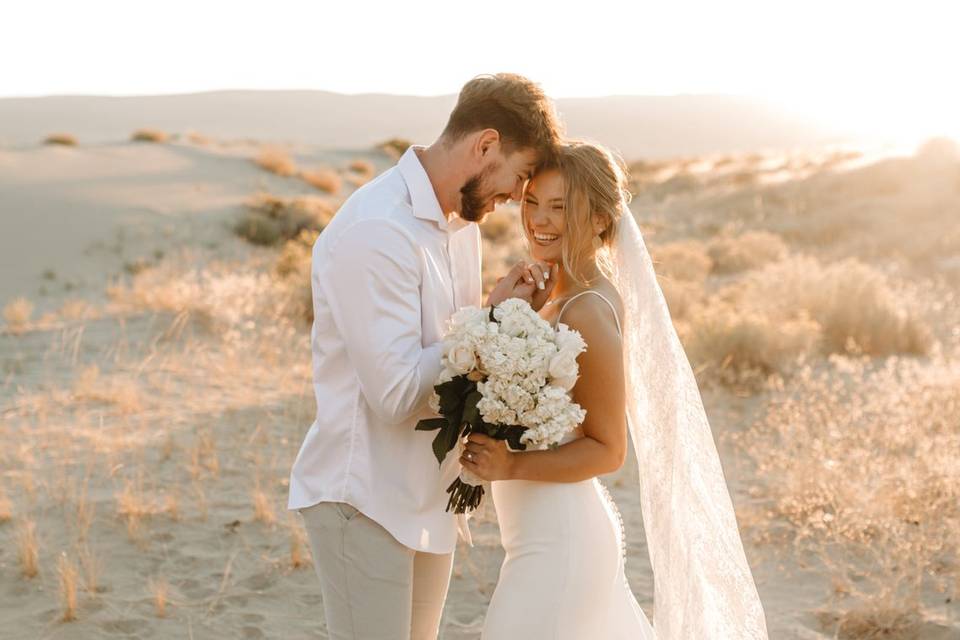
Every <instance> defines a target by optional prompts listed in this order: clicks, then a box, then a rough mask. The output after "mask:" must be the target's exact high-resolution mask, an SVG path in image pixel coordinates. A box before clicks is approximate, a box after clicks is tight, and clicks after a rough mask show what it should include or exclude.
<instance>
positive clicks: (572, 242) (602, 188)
mask: <svg viewBox="0 0 960 640" xmlns="http://www.w3.org/2000/svg"><path fill="white" fill-rule="evenodd" d="M547 169H556V170H557V171H559V172H560V175H561V177H562V178H563V183H564V207H565V208H564V222H565V226H566V229H565V231H564V235H563V249H562V255H563V266H564V269H565V270H566V272H567V275H568V276H569V277H570V278H571V279H572V280H573V281H574V282H576V283H578V284H580V285H581V286H585V287H586V286H590V285H591V284H592V280H591V279H590V278H588V277H587V276H586V275H585V274H586V271H587V270H586V268H585V267H586V265H587V264H588V263H589V262H591V261H593V260H594V259H595V260H596V262H597V266H598V267H599V268H600V270H601V271H602V272H603V273H604V275H606V276H607V277H612V267H613V263H612V260H611V255H610V250H611V249H612V247H613V244H614V242H615V241H616V233H617V227H618V225H619V223H620V202H621V198H623V199H625V200H626V201H627V202H629V201H630V192H629V190H628V183H629V178H628V175H627V170H626V167H625V165H624V163H623V160H622V159H620V158H619V157H618V156H617V155H615V154H614V153H613V152H612V151H610V150H609V149H607V148H606V147H603V146H601V145H599V144H594V143H591V142H585V141H578V140H569V141H565V142H564V143H563V144H561V145H559V147H558V148H557V150H556V154H555V155H554V156H553V157H552V158H550V159H549V160H548V161H547V162H545V163H544V164H543V165H541V166H540V167H539V169H538V171H544V170H547ZM594 216H600V218H601V220H603V222H604V225H605V228H604V230H603V232H602V233H600V235H599V243H598V242H597V241H596V240H595V239H594V228H593V218H594ZM598 244H599V247H598V246H597V245H598Z"/></svg>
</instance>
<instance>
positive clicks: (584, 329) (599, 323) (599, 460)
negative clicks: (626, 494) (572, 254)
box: [460, 296, 627, 482]
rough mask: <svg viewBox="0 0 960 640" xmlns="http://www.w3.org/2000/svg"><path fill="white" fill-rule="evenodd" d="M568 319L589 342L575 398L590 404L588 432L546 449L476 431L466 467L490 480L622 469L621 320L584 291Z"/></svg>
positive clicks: (565, 477) (572, 476) (552, 478)
mask: <svg viewBox="0 0 960 640" xmlns="http://www.w3.org/2000/svg"><path fill="white" fill-rule="evenodd" d="M563 322H564V324H566V325H568V326H569V327H570V328H571V329H576V330H577V331H579V332H580V334H581V335H582V336H583V339H584V341H585V342H586V343H587V350H586V351H585V352H584V353H582V354H580V356H579V358H578V359H577V362H578V363H579V365H580V378H579V379H578V380H577V384H576V385H575V386H574V388H573V392H572V394H573V400H574V401H575V402H577V403H578V404H579V405H580V406H581V407H583V408H584V409H586V412H587V414H586V419H585V420H584V422H583V424H582V425H581V426H582V428H583V432H584V437H583V438H578V439H577V440H574V441H572V442H568V443H567V444H564V445H561V446H560V447H558V448H556V449H551V450H546V451H522V452H510V451H509V450H507V448H506V443H504V442H503V441H502V440H494V439H492V438H488V437H486V436H483V435H481V434H473V435H471V436H470V440H471V442H470V443H469V444H468V445H467V451H472V452H473V453H474V461H473V462H471V461H470V460H466V459H465V458H463V457H461V459H460V461H461V463H462V464H463V465H464V467H466V468H468V469H470V470H471V471H473V472H474V473H476V474H477V475H478V476H480V477H481V478H483V479H484V480H539V481H543V482H579V481H581V480H587V479H589V478H592V477H594V476H598V475H603V474H606V473H611V472H613V471H616V470H617V469H619V468H620V467H621V466H623V461H624V459H625V457H626V452H627V423H626V412H625V409H624V408H625V399H624V398H625V391H624V377H623V356H622V351H621V342H620V337H619V336H618V335H617V328H616V321H615V320H614V317H613V313H612V312H611V310H610V308H609V307H608V306H607V305H606V303H605V302H603V301H602V300H599V299H597V298H596V297H595V296H582V297H581V298H580V299H578V300H577V301H576V303H574V304H571V305H570V306H568V307H567V310H566V311H565V313H564V316H563Z"/></svg>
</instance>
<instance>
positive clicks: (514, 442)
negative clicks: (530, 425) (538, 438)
mask: <svg viewBox="0 0 960 640" xmlns="http://www.w3.org/2000/svg"><path fill="white" fill-rule="evenodd" d="M524 431H526V429H524V428H523V427H520V426H510V427H506V428H504V429H503V432H502V439H503V440H506V441H507V443H508V444H509V445H510V448H511V449H513V450H514V451H523V450H525V449H526V448H527V445H525V444H523V443H522V442H520V436H522V435H523V432H524Z"/></svg>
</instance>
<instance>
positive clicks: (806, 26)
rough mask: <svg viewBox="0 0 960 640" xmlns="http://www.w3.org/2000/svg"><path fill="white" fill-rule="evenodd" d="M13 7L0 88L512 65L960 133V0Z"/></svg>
mask: <svg viewBox="0 0 960 640" xmlns="http://www.w3.org/2000/svg"><path fill="white" fill-rule="evenodd" d="M0 21H2V23H3V24H4V27H5V29H4V33H3V37H2V38H0V60H2V61H3V62H2V67H3V70H2V73H0V96H25V95H31V96H35V95H49V94H100V95H133V94H157V93H184V92H194V91H207V90H213V89H324V90H330V91H339V92H344V93H365V92H384V93H400V94H422V95H435V94H449V93H456V92H457V91H458V90H459V88H460V86H461V85H462V84H463V83H464V82H465V81H466V80H468V79H469V78H470V77H472V76H473V75H476V74H478V73H484V72H495V71H515V72H518V73H522V74H524V75H527V76H529V77H530V78H532V79H534V80H536V81H538V82H539V83H540V84H541V85H542V86H543V87H544V89H545V90H546V91H547V92H548V93H549V94H551V95H553V96H555V97H566V96H598V95H610V94H648V95H649V94H658V95H664V94H678V93H727V94H743V95H751V96H758V97H763V98H767V99H770V100H773V101H775V102H777V103H779V104H782V105H787V106H789V107H790V108H792V109H795V110H797V111H799V112H801V113H807V114H810V115H811V116H812V117H815V118H818V119H821V120H826V121H828V122H834V123H836V124H847V123H854V124H856V125H858V126H860V127H861V128H863V129H867V130H869V129H872V128H877V129H878V130H887V131H889V130H892V129H896V131H898V132H901V133H904V134H910V135H913V134H919V133H931V134H933V133H947V134H950V135H958V136H960V115H958V114H960V83H958V82H957V81H956V78H957V75H958V66H960V65H958V62H960V33H958V29H960V27H958V25H960V2H956V1H955V0H941V1H938V2H933V1H930V0H910V1H899V0H898V1H885V0H830V1H823V0H802V1H801V0H790V1H784V0H763V1H759V0H726V1H723V2H719V1H717V0H703V1H697V2H695V1H692V0H656V1H655V2H653V1H648V0H643V1H632V2H613V1H611V0H581V1H580V2H576V3H564V4H562V3H561V2H559V1H555V2H540V3H535V2H525V1H524V0H510V1H501V0H482V1H476V2H459V1H457V0H445V1H442V2H441V1H422V2H417V1H415V0H392V1H389V2H370V1H362V0H359V1H358V0H338V1H336V2H329V1H327V0H311V1H294V0H269V1H267V0H261V1H248V0H233V1H231V2H223V1H220V0H187V1H185V0H165V1H164V2H153V3H147V2H145V1H143V0H85V1H83V2H77V1H76V0H63V1H55V0H20V1H18V2H10V3H4V7H3V8H2V9H0Z"/></svg>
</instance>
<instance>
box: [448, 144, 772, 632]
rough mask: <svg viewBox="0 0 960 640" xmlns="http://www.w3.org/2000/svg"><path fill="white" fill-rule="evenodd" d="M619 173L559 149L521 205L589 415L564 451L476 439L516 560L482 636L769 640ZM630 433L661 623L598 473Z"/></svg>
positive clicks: (536, 270) (593, 157)
mask: <svg viewBox="0 0 960 640" xmlns="http://www.w3.org/2000/svg"><path fill="white" fill-rule="evenodd" d="M627 202H628V191H627V183H626V175H625V171H624V170H623V168H622V164H621V163H620V162H619V161H618V160H617V159H616V158H615V157H614V156H613V155H612V154H611V153H610V152H609V151H607V150H606V149H604V148H602V147H600V146H598V145H594V144H588V143H577V142H573V143H568V144H566V145H564V146H562V147H561V148H560V149H559V151H558V154H557V156H556V158H555V160H553V161H551V162H550V163H548V164H547V165H545V166H544V167H542V168H541V169H540V170H539V171H538V173H537V175H536V176H535V177H533V178H532V179H531V180H530V182H529V183H528V185H527V187H526V189H525V191H524V197H523V202H522V206H521V211H522V216H521V217H522V221H523V228H524V232H525V234H526V238H527V241H528V244H529V246H530V250H531V254H532V257H533V258H534V259H535V260H537V261H538V262H539V263H547V264H550V265H552V266H551V267H549V268H545V267H543V266H541V265H540V264H534V265H532V266H531V267H530V270H531V272H532V273H533V275H534V276H535V277H536V278H537V279H539V280H543V279H545V278H555V281H554V282H553V283H551V284H552V285H553V286H552V291H551V292H550V299H549V300H548V302H547V303H546V304H545V305H544V306H543V307H542V308H541V310H540V314H541V316H543V317H544V319H546V320H547V321H549V322H551V323H552V324H554V325H555V324H556V323H557V322H560V321H561V319H562V321H563V323H564V324H566V325H568V326H569V327H571V328H572V329H576V330H577V331H579V332H580V333H581V335H582V336H583V338H584V340H585V342H586V343H587V350H586V352H584V353H583V354H582V355H581V356H580V357H579V359H578V363H579V366H580V378H579V379H578V381H577V384H576V385H575V387H574V388H573V399H574V401H576V402H577V403H579V404H580V406H582V407H583V408H584V409H586V412H587V413H586V419H585V421H584V422H583V424H581V425H580V426H579V427H578V428H577V430H576V432H575V433H572V434H570V435H568V437H567V438H566V439H565V441H564V442H563V443H562V444H561V445H560V446H559V447H558V448H556V449H551V450H546V451H523V452H514V451H511V450H509V449H507V447H506V443H505V442H504V441H502V440H493V439H490V438H487V437H485V436H483V435H482V434H472V435H470V436H469V441H468V442H467V443H466V446H465V448H464V449H463V454H462V456H461V458H460V462H461V464H463V466H464V468H465V469H467V470H469V471H471V472H473V473H474V474H476V475H477V476H479V477H480V478H482V479H484V480H488V481H491V493H492V497H493V501H494V506H495V508H496V512H497V518H498V520H499V523H500V531H501V541H502V544H503V547H504V549H505V551H506V555H505V558H504V561H503V566H502V567H501V569H500V579H499V582H498V583H497V586H496V590H495V591H494V594H493V597H492V599H491V602H490V607H489V610H488V612H487V616H486V619H485V621H484V628H483V634H482V636H481V637H482V639H483V640H513V639H516V638H524V640H538V639H543V640H547V639H550V640H594V639H596V640H620V639H623V640H626V639H628V638H629V639H630V640H637V639H639V640H645V639H650V640H653V639H656V640H712V639H717V640H734V639H736V640H743V639H750V640H754V639H764V640H765V639H766V638H767V631H766V623H765V618H764V613H763V609H762V606H761V603H760V599H759V597H758V595H757V591H756V587H755V585H754V581H753V577H752V575H751V572H750V568H749V566H748V565H747V562H746V558H745V556H744V552H743V547H742V544H741V541H740V534H739V530H738V527H737V522H736V517H735V514H734V511H733V505H732V503H731V501H730V496H729V493H728V492H727V487H726V482H725V480H724V476H723V470H722V468H721V466H720V460H719V457H718V455H717V451H716V447H715V445H714V442H713V436H712V433H711V431H710V426H709V423H708V422H707V418H706V415H705V413H704V410H703V404H702V401H701V398H700V394H699V390H698V388H697V386H696V381H695V379H694V377H693V372H692V371H691V369H690V365H689V363H688V361H687V359H686V356H685V354H684V352H683V349H682V346H681V345H680V342H679V339H678V338H677V335H676V332H675V331H674V329H673V325H672V323H671V320H670V316H669V312H668V310H667V307H666V303H665V301H664V299H663V294H662V292H661V290H660V288H659V286H658V284H657V282H656V276H655V274H654V271H653V266H652V264H651V261H650V256H649V254H648V253H647V249H646V246H645V245H644V242H643V238H642V236H641V234H640V230H639V228H638V227H637V223H636V221H635V220H634V219H633V215H632V214H631V213H630V209H629V207H628V205H627ZM628 432H629V433H630V437H631V440H632V442H633V447H634V451H635V453H636V456H637V461H638V466H639V470H640V474H639V475H640V477H639V482H640V486H639V490H640V498H641V510H642V513H643V519H644V528H645V531H646V536H647V548H648V551H649V554H650V560H651V566H652V568H653V574H654V613H653V624H652V625H651V623H650V621H648V620H647V617H646V616H645V615H644V613H643V610H642V609H641V608H640V606H639V604H638V603H637V600H636V598H635V597H634V595H633V593H632V592H631V591H630V586H629V584H628V583H627V579H626V574H625V570H624V561H625V555H626V554H625V548H626V547H625V542H624V533H623V525H622V520H621V518H620V515H619V512H618V511H617V507H616V505H615V504H614V503H613V500H612V499H611V498H610V494H609V493H608V492H607V490H606V489H605V488H604V486H603V485H602V484H601V483H600V481H599V480H598V478H597V476H599V475H603V474H607V473H611V472H613V471H616V470H617V469H619V468H620V467H621V466H622V465H623V462H624V459H625V456H626V451H627V446H628V445H627V433H628Z"/></svg>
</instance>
